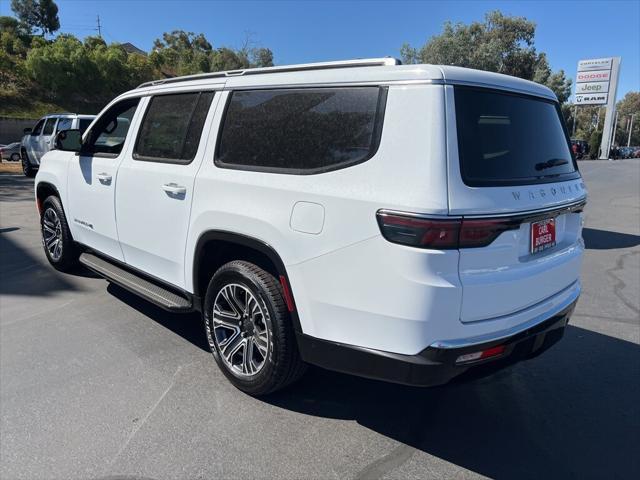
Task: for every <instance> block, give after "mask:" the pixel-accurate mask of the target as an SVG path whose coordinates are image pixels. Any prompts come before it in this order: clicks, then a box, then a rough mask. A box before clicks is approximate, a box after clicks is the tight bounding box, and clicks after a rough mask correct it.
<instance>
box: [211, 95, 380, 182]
mask: <svg viewBox="0 0 640 480" xmlns="http://www.w3.org/2000/svg"><path fill="white" fill-rule="evenodd" d="M385 100H386V89H385V88H381V87H339V88H303V89H277V90H252V91H235V92H232V94H231V98H230V99H229V103H228V105H227V110H226V114H225V118H224V120H223V126H222V133H221V135H220V140H219V144H218V151H217V155H216V164H217V165H218V166H221V167H228V168H241V169H245V170H259V171H272V172H279V173H291V174H312V173H321V172H326V171H330V170H335V169H338V168H344V167H347V166H351V165H355V164H357V163H361V162H363V161H365V160H368V159H369V158H371V157H372V156H373V155H374V154H375V152H376V150H377V148H378V143H379V140H380V135H381V131H382V118H383V116H384V106H385Z"/></svg>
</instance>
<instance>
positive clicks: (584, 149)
mask: <svg viewBox="0 0 640 480" xmlns="http://www.w3.org/2000/svg"><path fill="white" fill-rule="evenodd" d="M571 150H572V151H573V153H574V155H575V157H576V159H577V160H581V159H583V158H587V157H588V156H589V150H590V147H589V143H588V142H586V141H585V140H576V139H571Z"/></svg>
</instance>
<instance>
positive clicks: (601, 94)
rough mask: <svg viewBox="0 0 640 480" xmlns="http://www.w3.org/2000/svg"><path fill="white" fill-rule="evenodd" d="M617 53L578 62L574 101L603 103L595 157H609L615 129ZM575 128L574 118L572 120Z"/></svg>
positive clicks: (618, 65)
mask: <svg viewBox="0 0 640 480" xmlns="http://www.w3.org/2000/svg"><path fill="white" fill-rule="evenodd" d="M619 72H620V57H609V58H591V59H588V60H580V61H579V62H578V72H577V75H576V91H575V99H576V100H575V105H577V106H579V105H606V110H605V116H604V125H603V128H602V140H601V141H600V149H599V152H598V157H599V158H601V159H605V158H608V157H609V151H610V149H611V144H612V141H613V138H612V137H613V134H614V130H615V125H614V124H615V111H616V91H617V89H618V74H619ZM573 128H574V132H575V122H574V126H573Z"/></svg>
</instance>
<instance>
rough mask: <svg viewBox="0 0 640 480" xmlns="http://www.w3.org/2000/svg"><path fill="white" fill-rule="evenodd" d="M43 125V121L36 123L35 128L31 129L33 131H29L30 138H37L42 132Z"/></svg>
mask: <svg viewBox="0 0 640 480" xmlns="http://www.w3.org/2000/svg"><path fill="white" fill-rule="evenodd" d="M43 125H44V119H42V120H40V121H39V122H38V123H36V126H35V127H33V130H32V131H31V136H32V137H37V136H38V135H40V132H41V131H42V126H43Z"/></svg>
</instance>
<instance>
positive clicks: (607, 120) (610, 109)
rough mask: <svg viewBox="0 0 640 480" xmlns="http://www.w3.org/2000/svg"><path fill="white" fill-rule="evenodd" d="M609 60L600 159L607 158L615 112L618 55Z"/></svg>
mask: <svg viewBox="0 0 640 480" xmlns="http://www.w3.org/2000/svg"><path fill="white" fill-rule="evenodd" d="M611 60H612V62H611V81H610V82H609V96H608V98H607V111H606V114H605V116H604V129H603V131H602V143H601V144H600V160H606V159H608V158H609V152H610V150H611V141H612V136H613V130H614V121H615V113H616V91H617V90H618V73H619V71H620V57H613V58H612V59H611Z"/></svg>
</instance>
